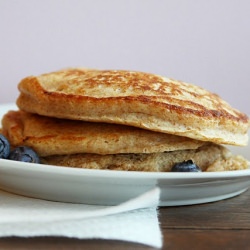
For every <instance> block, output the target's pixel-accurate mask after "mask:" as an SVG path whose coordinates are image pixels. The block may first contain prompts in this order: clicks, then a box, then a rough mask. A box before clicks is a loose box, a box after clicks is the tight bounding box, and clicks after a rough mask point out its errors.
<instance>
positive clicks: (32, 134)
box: [2, 111, 205, 156]
mask: <svg viewBox="0 0 250 250" xmlns="http://www.w3.org/2000/svg"><path fill="white" fill-rule="evenodd" d="M2 128H3V131H2V132H3V134H4V135H6V136H7V138H8V139H9V141H10V143H11V145H12V147H17V146H29V147H32V148H33V149H34V150H35V151H36V152H37V153H38V154H39V155H40V156H48V155H63V154H77V153H94V154H100V155H103V154H121V153H156V152H164V151H175V150H185V149H197V148H199V147H200V146H202V145H203V144H205V143H204V142H202V141H197V140H193V139H190V138H187V137H181V136H175V135H170V134H163V133H158V132H153V131H149V130H144V129H140V128H135V127H130V126H123V125H118V124H107V123H91V122H84V121H73V120H66V119H57V118H52V117H45V116H40V115H36V114H31V113H27V112H24V111H9V112H8V113H6V114H5V115H4V117H3V119H2Z"/></svg>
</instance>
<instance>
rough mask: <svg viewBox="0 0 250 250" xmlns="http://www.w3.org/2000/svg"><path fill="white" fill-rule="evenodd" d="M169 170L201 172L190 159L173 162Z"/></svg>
mask: <svg viewBox="0 0 250 250" xmlns="http://www.w3.org/2000/svg"><path fill="white" fill-rule="evenodd" d="M171 172H201V169H200V168H199V167H198V166H197V165H196V164H194V163H193V161H192V160H188V161H183V162H180V163H177V164H175V165H174V166H173V167H172V169H171Z"/></svg>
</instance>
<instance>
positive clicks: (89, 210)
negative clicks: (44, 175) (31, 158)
mask: <svg viewBox="0 0 250 250" xmlns="http://www.w3.org/2000/svg"><path fill="white" fill-rule="evenodd" d="M159 196H160V191H159V188H154V189H153V190H151V191H149V192H147V193H145V194H143V195H141V196H139V197H136V198H134V199H131V200H129V201H127V202H125V203H122V204H120V205H117V206H96V205H85V204H72V203H62V202H54V201H45V200H40V199H34V198H28V197H24V196H19V195H16V194H12V193H8V192H5V191H1V190H0V215H1V216H0V237H6V236H19V237H34V236H64V237H74V238H79V239H93V238H95V239H111V240H123V241H131V242H137V243H142V244H145V245H150V246H153V247H161V246H162V237H161V231H160V227H159V222H158V216H157V205H158V202H159Z"/></svg>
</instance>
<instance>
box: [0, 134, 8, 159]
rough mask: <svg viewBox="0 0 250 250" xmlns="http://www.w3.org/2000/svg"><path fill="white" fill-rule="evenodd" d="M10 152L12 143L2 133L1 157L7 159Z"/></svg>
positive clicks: (0, 142) (0, 139)
mask: <svg viewBox="0 0 250 250" xmlns="http://www.w3.org/2000/svg"><path fill="white" fill-rule="evenodd" d="M9 153H10V143H9V141H8V140H7V138H6V137H5V136H3V135H1V134H0V158H2V159H7V158H8V156H9Z"/></svg>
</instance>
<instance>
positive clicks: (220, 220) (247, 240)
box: [0, 190, 250, 250]
mask: <svg viewBox="0 0 250 250" xmlns="http://www.w3.org/2000/svg"><path fill="white" fill-rule="evenodd" d="M0 216H1V215H0ZM159 220H160V223H161V229H162V234H163V237H164V246H163V248H162V249H181V250H185V249H188V250H191V249H192V250H193V249H201V250H205V249H212V250H215V249H223V250H224V249H225V250H228V249H237V250H244V249H246V250H249V249H250V190H248V191H247V192H245V193H243V194H241V195H240V196H237V197H234V198H231V199H227V200H224V201H218V202H214V203H209V204H201V205H193V206H183V207H165V208H160V214H159ZM0 249H1V250H2V249H4V250H8V249H25V250H29V249H30V250H31V249H32V250H33V249H35V250H39V249H46V250H52V249H53V250H57V249H60V250H64V249H70V250H71V249H72V250H74V249H98V250H102V249H110V250H120V249H121V250H123V249H124V250H125V249H131V250H132V249H133V250H142V249H154V248H152V247H148V246H143V245H140V244H134V243H129V242H121V241H105V240H77V239H68V238H60V237H38V238H28V239H25V238H0Z"/></svg>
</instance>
